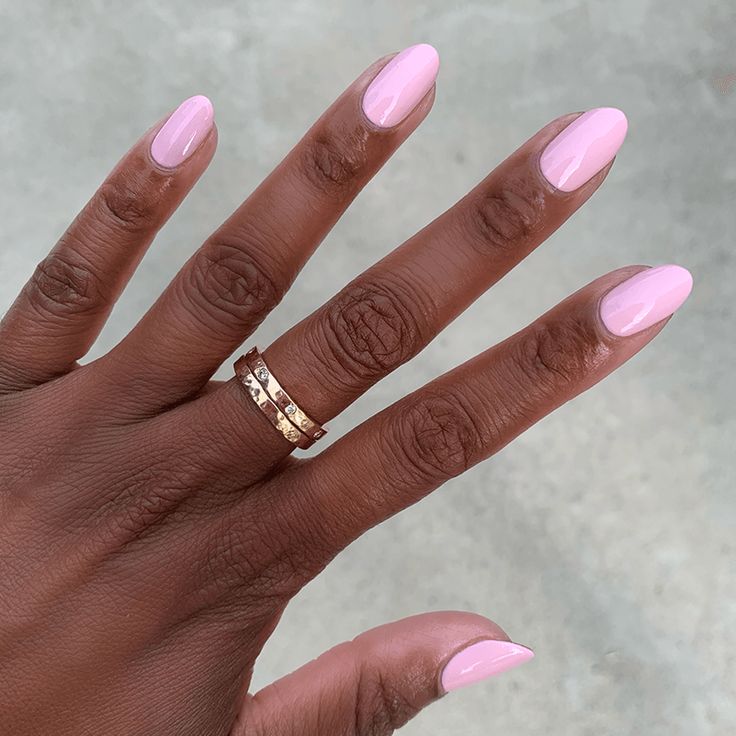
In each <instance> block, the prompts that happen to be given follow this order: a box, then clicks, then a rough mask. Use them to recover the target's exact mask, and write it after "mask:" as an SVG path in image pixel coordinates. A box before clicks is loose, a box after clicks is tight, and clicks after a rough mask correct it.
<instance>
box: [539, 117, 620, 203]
mask: <svg viewBox="0 0 736 736" xmlns="http://www.w3.org/2000/svg"><path fill="white" fill-rule="evenodd" d="M627 129H628V123H627V121H626V115H624V114H623V113H622V112H621V110H617V109H616V108H615V107H597V108H595V109H594V110H588V112H585V113H583V114H582V115H580V116H579V117H577V118H575V120H573V121H572V122H571V123H570V125H568V126H567V127H566V128H565V129H564V130H563V131H561V132H560V133H559V134H558V135H557V137H555V138H554V139H553V140H552V141H550V142H549V143H548V144H547V147H546V148H545V149H544V151H543V152H542V156H541V158H540V159H539V167H540V169H541V170H542V173H543V174H544V177H545V179H547V181H548V182H549V183H550V184H551V185H552V186H553V187H555V188H556V189H559V190H560V191H563V192H572V191H574V190H575V189H578V188H579V187H581V186H583V184H585V182H587V181H589V180H590V179H591V178H592V177H594V176H595V175H596V174H597V173H598V172H599V171H600V170H601V169H602V168H603V167H604V166H607V165H608V164H609V163H610V162H611V161H612V160H613V157H614V156H615V155H616V153H617V152H618V149H619V148H621V144H622V143H623V142H624V138H626V131H627Z"/></svg>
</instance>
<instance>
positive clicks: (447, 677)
mask: <svg viewBox="0 0 736 736" xmlns="http://www.w3.org/2000/svg"><path fill="white" fill-rule="evenodd" d="M533 656H534V654H533V652H532V651H531V650H530V649H528V648H527V647H524V646H522V645H520V644H514V643H513V642H511V641H510V640H509V638H508V636H507V635H506V634H505V633H504V631H502V630H501V629H500V628H499V627H498V626H496V624H494V623H493V622H492V621H489V620H488V619H486V618H483V617H482V616H477V615H475V614H472V613H461V612H455V611H443V612H438V613H425V614H421V615H419V616H412V617H410V618H405V619H402V620H401V621H395V622H394V623H390V624H386V625H384V626H379V627H377V628H375V629H371V630H370V631H367V632H365V633H364V634H361V635H360V636H358V637H357V638H356V639H353V640H352V641H349V642H345V643H343V644H340V645H339V646H336V647H335V648H334V649H330V650H329V651H328V652H326V653H325V654H323V655H322V656H321V657H319V658H318V659H315V660H313V661H311V662H310V663H309V664H307V665H305V666H304V667H302V668H301V669H298V670H296V672H293V673H292V674H290V675H288V676H286V677H284V678H283V679H281V680H278V681H277V682H275V683H273V684H272V685H270V686H268V687H267V688H265V689H264V690H262V691H260V692H259V693H257V694H256V695H254V696H253V697H251V698H249V699H248V700H247V701H246V703H245V705H244V708H243V710H242V712H241V715H240V717H239V719H238V723H237V724H236V726H235V727H234V728H233V730H232V731H231V736H245V734H252V735H253V736H266V735H268V736H377V735H378V734H381V736H389V734H392V733H393V732H394V731H395V730H396V729H397V728H400V727H401V726H403V725H404V724H405V723H406V722H407V721H408V720H410V719H411V718H412V717H414V716H415V715H416V714H417V713H418V712H419V711H420V710H422V708H424V707H426V706H427V705H429V704H430V703H431V702H433V701H434V700H436V699H437V698H439V697H441V696H442V695H444V694H445V693H446V692H448V691H450V690H456V689H458V688H460V687H463V686H465V685H470V684H471V683H474V682H477V681H479V680H482V679H485V678H487V677H491V676H493V675H498V674H501V673H502V672H505V671H507V670H509V669H511V668H513V667H516V666H518V665H520V664H523V663H524V662H526V661H528V660H529V659H531V658H532V657H533Z"/></svg>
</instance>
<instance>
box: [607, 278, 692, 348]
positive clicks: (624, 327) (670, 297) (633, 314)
mask: <svg viewBox="0 0 736 736" xmlns="http://www.w3.org/2000/svg"><path fill="white" fill-rule="evenodd" d="M692 288H693V277H692V276H691V275H690V272H689V271H688V270H687V269H686V268H682V266H658V267H657V268H648V269H647V270H646V271H640V272H639V273H637V274H636V275H635V276H632V277H631V278H630V279H627V280H626V281H624V282H623V283H622V284H619V285H618V286H616V287H615V288H614V289H612V290H611V291H609V292H608V294H606V295H605V296H604V297H603V299H602V300H601V312H600V314H601V320H602V321H603V324H604V325H605V326H606V329H608V330H609V332H612V333H613V334H614V335H618V336H619V337H625V336H626V335H633V334H635V333H637V332H641V331H642V330H645V329H646V328H647V327H651V326H652V325H655V324H657V322H660V321H661V320H663V319H665V317H669V316H670V315H671V314H673V313H674V312H675V311H677V309H679V308H680V306H682V304H683V302H684V301H685V299H687V298H688V296H689V294H690V291H691V290H692Z"/></svg>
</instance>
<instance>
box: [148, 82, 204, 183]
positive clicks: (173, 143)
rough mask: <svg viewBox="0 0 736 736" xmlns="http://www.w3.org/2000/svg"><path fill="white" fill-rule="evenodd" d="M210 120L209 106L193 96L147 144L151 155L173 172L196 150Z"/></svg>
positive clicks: (201, 98) (201, 99)
mask: <svg viewBox="0 0 736 736" xmlns="http://www.w3.org/2000/svg"><path fill="white" fill-rule="evenodd" d="M213 120H214V110H213V108H212V103H211V102H210V101H209V100H208V99H207V98H206V97H204V96H203V95H195V96H194V97H190V98H189V99H188V100H184V102H182V103H181V105H179V107H177V108H176V110H174V112H173V113H171V117H170V118H169V119H168V120H167V121H166V122H165V123H164V124H163V127H162V128H161V130H159V132H158V133H157V134H156V137H155V138H154V139H153V143H151V156H152V157H153V160H154V161H155V162H156V163H157V164H159V165H160V166H164V167H165V168H167V169H173V168H175V167H177V166H179V164H181V163H182V162H183V161H185V160H186V159H187V158H189V156H191V155H192V154H193V153H194V152H195V151H196V150H197V147H198V146H199V144H200V143H201V142H202V141H203V140H204V138H205V136H206V135H207V133H209V131H210V128H211V127H212V122H213Z"/></svg>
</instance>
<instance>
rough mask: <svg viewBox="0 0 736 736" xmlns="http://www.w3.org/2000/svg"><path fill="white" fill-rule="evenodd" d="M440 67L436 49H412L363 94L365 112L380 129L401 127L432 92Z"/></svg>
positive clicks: (398, 57)
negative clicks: (428, 93) (405, 119)
mask: <svg viewBox="0 0 736 736" xmlns="http://www.w3.org/2000/svg"><path fill="white" fill-rule="evenodd" d="M439 68H440V57H439V54H438V53H437V49H435V48H434V47H433V46H430V45H429V44H426V43H420V44H417V45H416V46H409V48H408V49H404V50H403V51H402V52H401V53H400V54H397V55H396V56H394V58H393V59H391V61H389V63H388V64H386V66H385V67H383V69H381V71H380V72H379V73H378V75H377V76H376V78H375V79H374V80H373V81H372V82H371V83H370V86H369V87H368V89H367V90H366V91H365V94H364V95H363V112H364V113H365V115H366V117H367V118H368V120H370V121H371V122H372V123H373V124H374V125H378V126H379V127H381V128H391V127H393V126H394V125H398V124H399V123H400V122H401V121H402V120H403V119H404V118H405V117H406V116H407V115H408V114H409V113H410V112H411V111H412V110H413V109H414V108H415V107H416V106H417V105H418V104H419V103H420V102H421V100H422V99H423V98H424V96H425V95H426V94H427V92H429V90H430V89H432V85H433V84H434V81H435V79H436V78H437V72H438V71H439Z"/></svg>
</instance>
